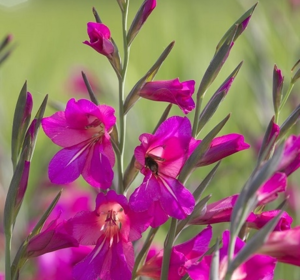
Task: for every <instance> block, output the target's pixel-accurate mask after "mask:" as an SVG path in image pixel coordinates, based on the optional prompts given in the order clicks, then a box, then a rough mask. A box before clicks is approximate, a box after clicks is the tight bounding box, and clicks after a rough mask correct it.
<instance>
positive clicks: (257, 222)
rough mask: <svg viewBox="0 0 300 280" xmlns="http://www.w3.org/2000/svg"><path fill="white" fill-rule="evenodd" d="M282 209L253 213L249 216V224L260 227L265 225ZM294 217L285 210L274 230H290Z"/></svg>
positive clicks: (252, 226)
mask: <svg viewBox="0 0 300 280" xmlns="http://www.w3.org/2000/svg"><path fill="white" fill-rule="evenodd" d="M279 212H280V210H270V211H265V212H262V213H261V214H253V213H251V214H250V215H249V217H248V218H247V220H246V222H247V226H248V227H250V228H255V229H260V228H262V227H263V226H265V225H266V224H267V223H268V222H269V221H270V220H272V219H273V218H275V217H276V216H277V215H278V214H279ZM292 222H293V218H292V217H291V216H289V214H288V213H286V212H283V213H282V215H281V217H280V219H279V221H278V223H277V225H276V227H275V228H274V230H273V231H282V230H288V229H290V228H291V224H292Z"/></svg>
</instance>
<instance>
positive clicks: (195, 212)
mask: <svg viewBox="0 0 300 280" xmlns="http://www.w3.org/2000/svg"><path fill="white" fill-rule="evenodd" d="M211 196H212V195H211V194H210V195H207V196H206V197H204V198H203V199H201V200H200V201H199V202H198V203H197V204H196V206H195V208H194V210H193V213H192V214H191V215H189V216H187V217H186V218H185V219H184V220H181V221H178V225H177V228H176V236H178V234H179V233H180V232H181V231H182V230H183V229H184V228H185V226H186V225H187V224H188V223H189V222H190V221H191V220H192V219H194V218H195V217H197V216H199V213H201V211H202V209H203V208H204V207H205V205H206V204H207V202H208V201H209V200H210V198H211Z"/></svg>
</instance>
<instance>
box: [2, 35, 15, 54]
mask: <svg viewBox="0 0 300 280" xmlns="http://www.w3.org/2000/svg"><path fill="white" fill-rule="evenodd" d="M11 40H12V35H10V34H9V35H7V36H5V37H4V39H3V40H2V41H1V42H0V51H2V50H3V49H4V48H5V47H6V46H7V45H8V43H9V42H10V41H11Z"/></svg>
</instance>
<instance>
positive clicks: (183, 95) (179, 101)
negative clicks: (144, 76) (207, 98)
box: [139, 78, 195, 114]
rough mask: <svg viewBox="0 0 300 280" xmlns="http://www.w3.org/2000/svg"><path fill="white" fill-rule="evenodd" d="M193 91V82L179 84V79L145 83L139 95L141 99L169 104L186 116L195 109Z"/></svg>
mask: <svg viewBox="0 0 300 280" xmlns="http://www.w3.org/2000/svg"><path fill="white" fill-rule="evenodd" d="M194 90H195V81H194V80H190V81H185V82H180V81H179V79H178V78H177V79H174V80H168V81H151V82H148V83H145V85H144V86H143V87H142V88H141V89H140V92H139V95H140V96H141V97H143V98H146V99H150V100H154V101H164V102H170V103H173V104H176V105H178V107H179V108H180V109H181V110H182V111H183V113H185V114H187V113H189V112H191V111H192V110H193V109H194V108H195V102H194V100H193V99H192V95H193V93H194Z"/></svg>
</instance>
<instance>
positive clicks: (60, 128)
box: [42, 99, 116, 189]
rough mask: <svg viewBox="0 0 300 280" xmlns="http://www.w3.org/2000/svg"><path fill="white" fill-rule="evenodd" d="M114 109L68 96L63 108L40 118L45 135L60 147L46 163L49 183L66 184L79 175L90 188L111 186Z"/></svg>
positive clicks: (113, 157)
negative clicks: (111, 134)
mask: <svg viewBox="0 0 300 280" xmlns="http://www.w3.org/2000/svg"><path fill="white" fill-rule="evenodd" d="M114 112H115V110H114V109H113V108H112V107H110V106H107V105H98V106H97V105H95V104H94V103H92V102H91V101H89V100H85V99H80V100H78V101H75V99H70V100H69V101H68V103H67V106H66V109H65V111H59V112H57V113H55V114H54V115H52V116H51V117H47V118H43V120H42V127H43V129H44V132H45V133H46V135H47V136H48V137H49V138H50V139H51V140H52V141H53V142H54V143H55V144H57V145H59V146H61V147H63V148H64V149H62V150H60V151H59V152H58V153H57V154H56V155H55V156H54V157H53V158H52V160H51V162H50V164H49V169H48V174H49V179H50V181H51V182H52V183H55V184H67V183H70V182H73V181H74V180H76V179H77V178H78V177H79V176H80V174H82V176H83V178H84V179H85V180H86V181H87V182H88V183H89V184H90V185H92V186H93V187H99V188H102V189H107V188H109V187H110V186H111V182H112V179H113V170H112V166H114V163H115V155H114V151H113V148H112V144H111V142H110V135H109V134H110V133H111V131H112V129H113V126H114V124H115V122H116V118H115V116H114Z"/></svg>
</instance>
